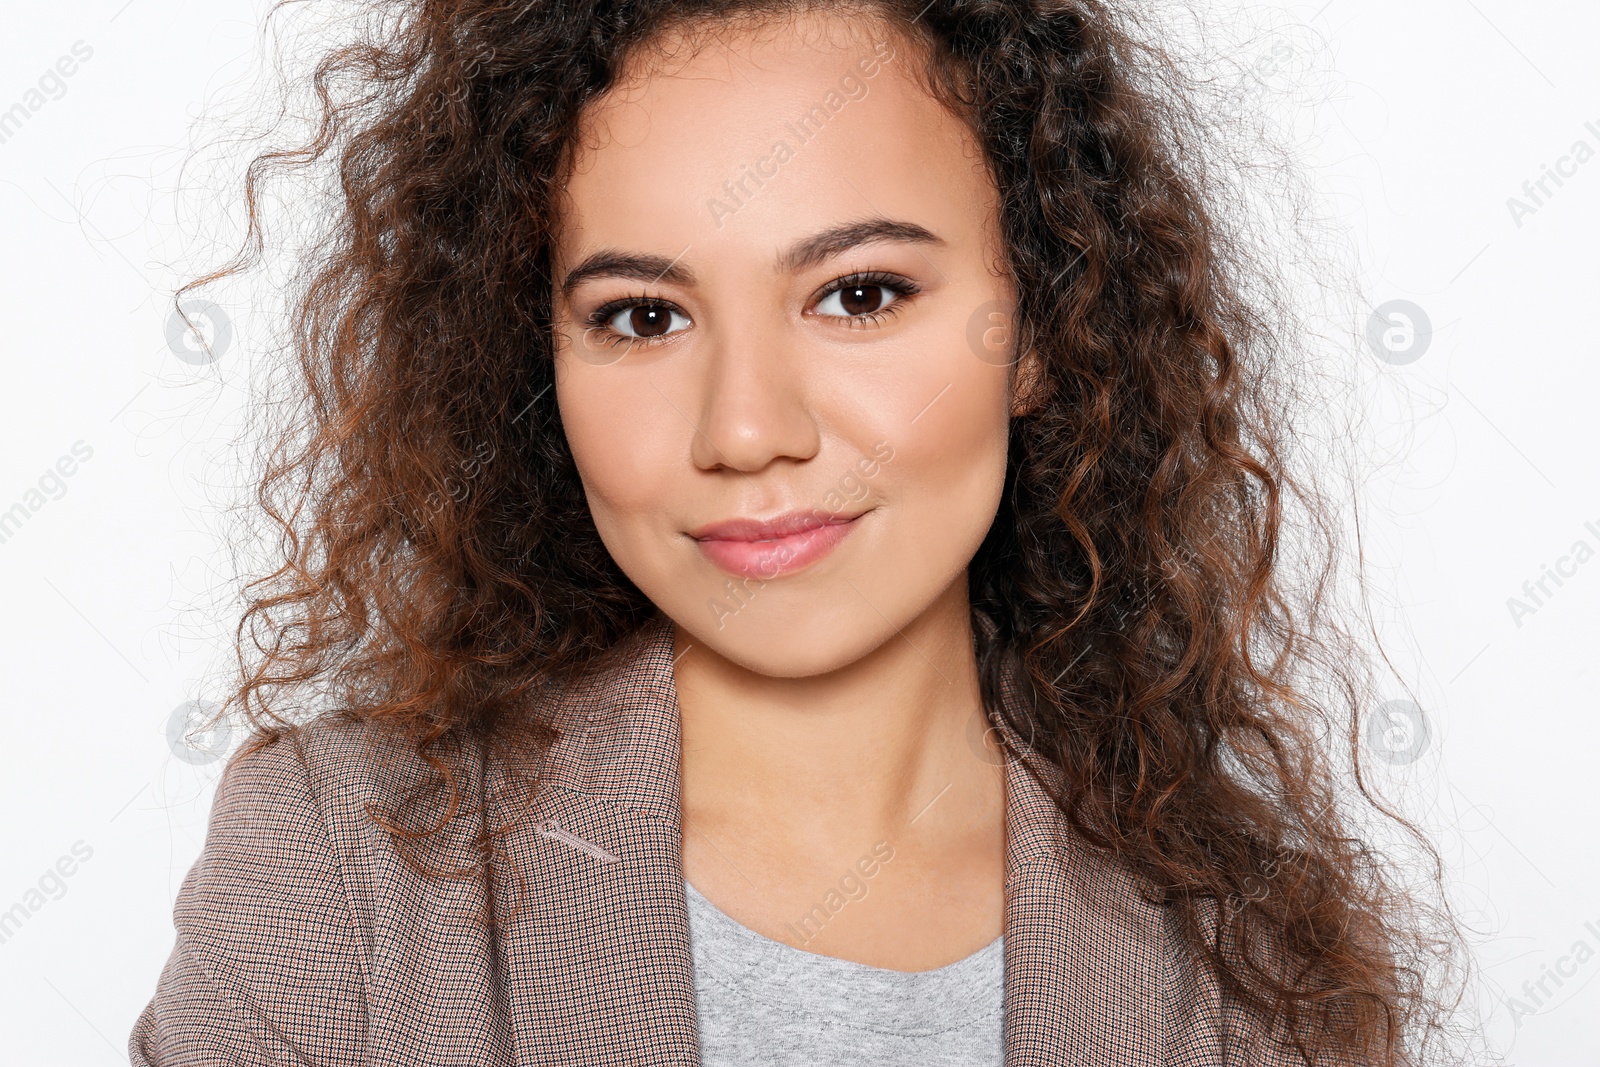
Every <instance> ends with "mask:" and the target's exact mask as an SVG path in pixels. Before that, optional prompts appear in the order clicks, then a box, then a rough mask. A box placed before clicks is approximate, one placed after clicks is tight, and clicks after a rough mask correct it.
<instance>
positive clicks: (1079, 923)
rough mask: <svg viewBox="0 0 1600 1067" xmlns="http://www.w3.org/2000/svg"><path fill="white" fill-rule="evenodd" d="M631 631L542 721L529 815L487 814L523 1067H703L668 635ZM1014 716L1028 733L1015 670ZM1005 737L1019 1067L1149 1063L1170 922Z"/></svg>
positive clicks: (657, 629)
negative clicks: (495, 839)
mask: <svg viewBox="0 0 1600 1067" xmlns="http://www.w3.org/2000/svg"><path fill="white" fill-rule="evenodd" d="M635 636H636V642H635V643H630V648H631V649H632V651H631V652H629V653H626V654H624V655H622V656H620V657H619V658H618V660H617V661H616V662H617V666H615V667H614V668H612V669H610V670H608V671H606V672H604V673H602V674H600V675H598V676H597V677H596V678H595V679H594V680H593V681H592V682H591V683H589V684H587V685H585V686H582V687H578V688H574V689H572V690H568V691H564V692H562V693H561V694H560V696H559V697H557V698H556V699H555V700H554V702H553V703H552V705H551V706H550V707H549V708H548V709H547V714H548V715H549V716H550V718H551V720H552V721H554V722H555V724H556V725H557V728H558V729H560V730H562V737H561V740H560V741H558V742H557V743H556V744H555V745H554V746H552V748H551V749H550V751H549V752H548V753H547V755H546V757H545V760H544V763H543V764H542V766H541V768H540V771H539V784H538V787H537V789H536V790H535V794H534V796H533V797H532V798H531V800H529V801H527V802H525V803H523V804H521V805H520V806H519V805H517V804H515V803H514V802H513V801H512V800H511V799H509V798H510V796H512V795H513V794H514V792H515V791H514V790H506V789H504V788H503V787H504V786H505V782H504V780H503V776H502V775H501V772H496V773H497V776H499V777H501V778H502V780H501V781H499V782H497V783H495V784H496V785H497V786H499V787H501V788H495V789H493V790H492V792H493V793H494V795H496V796H497V797H499V799H498V800H497V801H495V802H493V803H492V804H491V809H490V810H491V813H492V816H493V817H494V818H495V819H496V820H497V821H502V822H503V821H511V822H512V828H511V829H510V830H509V831H508V832H507V834H506V838H505V845H504V853H503V855H502V857H501V858H500V859H498V860H497V861H496V864H495V871H496V876H495V884H496V894H497V900H496V910H497V913H498V914H500V915H502V916H504V918H503V919H502V937H501V943H502V946H503V949H502V951H503V967H504V973H505V976H506V987H505V995H506V998H507V1002H508V1004H509V1011H510V1017H511V1023H512V1028H513V1033H514V1043H515V1048H516V1063H517V1064H518V1065H519V1067H535V1065H542V1064H547V1063H552V1062H559V1063H567V1062H578V1061H582V1062H603V1063H608V1064H622V1065H632V1064H640V1065H642V1064H662V1063H676V1064H684V1065H688V1067H699V1062H700V1058H699V1034H698V1024H697V1018H696V1014H695V991H694V969H693V956H692V953H691V947H690V942H689V917H688V909H687V904H686V901H685V898H684V887H683V878H684V875H683V853H682V837H681V822H680V793H679V765H678V760H679V733H678V701H677V687H676V684H675V681H674V678H673V662H672V637H673V632H672V623H671V620H670V619H667V618H666V617H665V616H661V615H658V616H657V617H656V618H655V619H653V620H652V621H651V622H650V623H648V624H647V625H646V626H645V627H644V628H643V629H642V630H641V631H640V632H639V633H638V634H637V635H635ZM1002 701H1003V703H1005V704H1006V705H1007V706H1008V710H1010V711H1011V712H1012V716H1011V717H1012V718H1014V719H1015V720H1016V721H1018V722H1026V721H1029V720H1028V719H1027V718H1026V716H1025V714H1022V713H1019V712H1018V710H1017V702H1018V695H1017V689H1016V686H1015V685H1014V683H1013V681H1012V679H1011V677H1010V676H1009V675H1008V676H1007V678H1006V681H1005V684H1004V688H1003V693H1002ZM996 729H997V730H998V731H999V733H1000V734H1001V736H1002V738H1003V739H1004V741H1005V744H1006V747H1007V749H1008V750H1009V754H1008V760H1007V764H1006V836H1007V845H1006V887H1005V901H1006V902H1005V937H1006V943H1005V997H1006V1022H1005V1042H1006V1067H1033V1065H1046V1064H1049V1065H1069V1064H1070V1065H1072V1067H1087V1065H1092V1064H1116V1065H1118V1067H1130V1065H1131V1067H1145V1065H1155V1064H1157V1063H1159V1062H1160V1056H1161V1051H1162V1041H1161V1034H1160V1023H1161V1000H1160V995H1161V970H1160V968H1161V961H1162V959H1163V958H1164V952H1163V949H1164V946H1163V943H1162V941H1161V938H1160V933H1159V932H1160V929H1161V927H1160V924H1159V922H1158V921H1157V919H1158V917H1157V916H1156V914H1155V912H1154V910H1153V909H1152V908H1151V907H1150V906H1149V905H1146V904H1145V903H1144V902H1143V901H1142V900H1141V899H1140V898H1139V896H1138V893H1137V892H1136V889H1135V885H1134V882H1133V881H1132V879H1131V878H1129V877H1128V876H1126V875H1125V874H1123V873H1122V872H1121V871H1120V869H1119V868H1117V867H1115V866H1113V865H1111V864H1109V863H1107V862H1106V861H1105V860H1104V859H1102V858H1099V857H1097V856H1095V855H1093V854H1091V853H1090V852H1089V851H1088V850H1087V848H1086V847H1085V846H1083V845H1082V843H1081V842H1080V841H1078V840H1077V839H1076V836H1075V835H1073V834H1072V833H1071V832H1070V830H1069V828H1068V827H1067V825H1066V819H1065V817H1064V816H1063V815H1062V814H1061V812H1060V811H1059V809H1058V808H1057V807H1056V805H1055V803H1054V802H1053V801H1052V800H1051V799H1050V797H1049V795H1048V794H1047V793H1046V792H1045V790H1044V788H1043V786H1042V785H1041V782H1040V779H1039V777H1036V776H1038V775H1043V776H1045V777H1046V778H1047V779H1048V778H1049V776H1050V775H1052V774H1054V775H1056V776H1059V774H1060V771H1059V770H1058V769H1056V768H1054V767H1053V766H1051V765H1050V764H1048V763H1046V762H1044V761H1042V760H1039V759H1038V758H1037V757H1036V755H1035V754H1034V753H1032V750H1031V748H1030V746H1029V745H1028V744H1027V743H1026V741H1025V740H1024V739H1023V738H1021V737H1020V736H1018V735H1017V733H1016V731H1015V730H1013V729H1012V728H1011V727H1010V726H1009V725H1008V724H1007V723H1006V722H1005V721H1004V720H1003V719H1002V720H1001V721H999V722H997V723H996ZM513 809H518V810H513ZM517 872H527V874H526V876H525V877H524V878H523V883H524V888H523V889H522V890H521V891H520V892H519V891H518V890H517V886H516V883H517ZM518 898H521V899H520V900H519V899H518ZM519 904H520V907H519V906H518V905H519Z"/></svg>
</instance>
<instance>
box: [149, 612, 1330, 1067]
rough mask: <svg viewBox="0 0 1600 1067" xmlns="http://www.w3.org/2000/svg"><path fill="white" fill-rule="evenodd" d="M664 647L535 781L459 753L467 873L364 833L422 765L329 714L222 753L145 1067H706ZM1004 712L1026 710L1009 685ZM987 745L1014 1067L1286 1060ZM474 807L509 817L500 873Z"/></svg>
mask: <svg viewBox="0 0 1600 1067" xmlns="http://www.w3.org/2000/svg"><path fill="white" fill-rule="evenodd" d="M672 638H673V628H672V624H671V622H670V620H668V619H666V618H665V617H664V616H660V615H658V616H657V617H656V618H655V619H654V620H652V621H651V622H650V623H649V624H648V625H647V626H646V627H644V628H643V629H642V630H641V631H639V633H637V634H636V635H635V636H634V638H633V639H632V640H631V641H630V642H629V644H628V646H627V648H626V649H623V650H621V651H622V652H623V653H624V654H622V655H619V656H618V658H617V659H616V660H615V661H614V666H611V667H608V668H607V669H606V670H605V671H603V672H600V673H599V674H597V675H596V676H595V677H594V678H593V679H592V680H591V681H590V682H588V683H585V684H583V685H578V686H572V687H569V688H567V689H564V690H561V691H559V692H555V693H552V694H551V695H549V696H548V697H547V698H546V705H545V706H543V707H542V709H541V712H542V714H543V715H544V716H545V717H546V720H547V721H549V722H552V723H553V724H555V725H556V727H557V728H558V729H559V730H561V731H562V734H561V738H560V740H559V741H557V742H556V743H555V744H554V745H552V746H551V747H550V748H549V750H548V751H547V752H546V753H544V756H543V759H542V761H541V762H540V763H539V764H538V766H537V772H538V774H537V786H536V788H534V789H532V790H531V792H530V791H527V790H520V791H519V790H518V789H516V788H511V785H512V784H513V778H516V777H520V776H508V773H507V771H508V768H507V767H506V766H505V763H506V761H504V760H500V761H494V760H488V761H484V760H475V759H471V758H464V759H462V760H460V761H459V765H457V766H455V767H454V768H453V770H454V772H455V773H456V774H457V775H458V777H459V779H460V781H461V783H462V789H463V792H464V794H465V795H467V796H469V797H471V796H474V795H476V796H479V797H482V798H484V803H483V804H482V805H480V806H478V807H476V808H474V807H473V806H472V805H466V806H464V807H463V808H462V810H461V811H460V812H458V813H457V816H456V817H455V818H454V819H452V820H451V821H450V822H448V823H447V824H446V825H445V827H444V829H443V830H442V831H441V832H440V833H438V834H437V835H435V837H434V838H432V839H431V843H430V845H429V848H430V852H429V856H430V862H432V863H433V864H434V866H435V867H436V869H437V870H440V871H446V870H453V871H456V872H466V873H464V874H462V873H458V874H457V875H456V876H452V877H430V876H429V875H427V874H426V873H424V872H418V871H416V870H413V869H412V867H411V866H409V865H408V864H407V863H406V862H405V861H404V860H403V858H402V856H401V854H400V852H399V851H398V850H397V848H396V845H395V843H394V840H393V838H392V837H391V835H390V834H389V833H388V832H387V831H385V830H384V829H383V828H382V827H380V826H378V825H376V824H375V823H374V821H373V820H372V818H371V817H370V816H369V813H368V806H369V805H373V806H374V807H375V808H377V809H380V810H390V806H391V805H392V804H393V802H394V801H395V798H397V797H399V796H401V795H403V794H405V793H406V792H407V791H408V790H409V789H410V788H411V787H413V786H414V785H415V784H416V783H417V782H418V781H419V780H420V779H421V776H422V775H423V772H424V769H425V768H422V767H419V766H418V762H419V761H417V760H416V759H415V757H414V755H413V754H412V753H411V752H410V751H409V749H408V748H404V747H402V746H400V745H399V744H397V743H396V742H394V741H392V740H389V739H387V738H385V737H383V736H380V735H379V734H378V732H377V731H376V730H374V729H373V728H372V727H369V726H366V725H362V724H356V723H348V722H341V721H339V720H337V719H333V718H326V719H321V720H318V721H316V722H313V723H310V724H307V725H305V726H303V727H300V728H299V729H297V730H296V731H294V732H293V733H291V734H290V735H288V736H287V737H285V738H283V739H281V740H279V741H277V742H275V743H273V744H271V745H268V746H266V747H264V748H261V749H258V750H256V751H254V752H251V753H249V754H247V755H236V756H235V757H234V758H232V759H231V760H230V762H229V764H228V766H227V768H226V771H225V773H224V775H223V779H222V781H221V783H219V787H218V789H217V793H216V796H215V799H214V801H213V804H212V810H211V817H210V824H209V827H208V830H207V834H206V840H205V844H204V846H203V848H202V851H201V854H200V857H199V858H198V859H197V860H196V861H195V863H194V865H193V867H192V868H191V869H190V871H189V872H188V875H187V877H186V878H185V879H184V881H183V884H182V886H181V888H180V889H179V892H178V896H177V901H176V903H175V905H174V908H173V921H174V926H175V928H176V938H175V942H174V945H173V949H172V953H171V956H170V957H169V958H168V960H167V962H166V965H165V968H164V969H163V970H162V972H161V975H160V978H159V980H158V982H157V985H156V989H155V993H154V996H153V997H152V999H151V1000H150V1002H149V1004H148V1006H147V1007H146V1008H145V1010H144V1012H143V1014H141V1015H140V1017H139V1019H138V1021H137V1023H136V1024H135V1026H134V1029H133V1032H132V1034H131V1036H130V1038H129V1044H128V1052H129V1059H130V1061H131V1063H132V1064H133V1067H157V1065H159V1067H190V1065H196V1067H198V1065H202V1064H204V1065H208V1067H210V1065H217V1064H229V1065H237V1067H265V1065H268V1064H282V1065H291V1064H293V1065H306V1067H312V1065H315V1067H335V1065H347V1064H349V1065H354V1064H385V1065H394V1067H423V1065H427V1067H458V1065H472V1067H513V1065H515V1067H534V1065H548V1064H604V1065H608V1067H643V1065H646V1064H651V1065H655V1064H681V1065H684V1067H699V1063H700V1058H699V1045H698V1033H697V1020H696V1004H695V985H694V972H693V960H692V953H691V944H690V938H689V917H688V911H687V905H686V900H685V892H684V872H683V861H682V839H681V826H680V808H679V773H678V758H679V734H678V704H677V690H676V686H675V683H674V680H673V660H672ZM1002 699H1003V702H1005V703H1007V704H1010V703H1012V702H1014V701H1016V700H1017V694H1016V689H1015V686H1014V685H1013V684H1012V683H1011V681H1010V680H1009V679H1008V680H1007V683H1006V686H1005V692H1004V693H1003V696H1002ZM1017 721H1025V720H1024V719H1022V718H1018V720H1017ZM995 729H996V730H997V731H998V732H999V733H1000V735H1001V736H1002V737H1003V738H1004V740H1005V742H1006V745H1007V748H1008V750H1009V751H1010V752H1011V753H1012V755H1011V756H1010V757H1009V758H1008V759H1007V762H1006V767H1005V786H1006V836H1007V842H1006V876H1005V877H1006V880H1005V928H1004V987H1005V1034H1004V1037H1005V1063H1006V1065H1007V1067H1034V1065H1039V1067H1043V1065H1047V1064H1048V1065H1060V1067H1069V1065H1070V1067H1097V1065H1106V1067H1111V1065H1116V1067H1157V1065H1167V1067H1221V1065H1224V1064H1240V1065H1242V1064H1250V1065H1266V1067H1276V1065H1285V1067H1287V1065H1289V1064H1292V1063H1298V1062H1299V1060H1298V1058H1296V1057H1294V1056H1293V1055H1292V1054H1291V1053H1290V1052H1289V1051H1288V1050H1287V1048H1286V1046H1285V1044H1284V1043H1283V1041H1282V1038H1281V1035H1277V1034H1274V1035H1267V1034H1265V1033H1264V1032H1263V1030H1262V1028H1261V1027H1260V1025H1259V1024H1258V1022H1257V1020H1255V1019H1254V1018H1252V1017H1251V1016H1250V1015H1248V1014H1247V1013H1245V1012H1244V1011H1243V1010H1242V1009H1241V1007H1240V1006H1239V1005H1238V1004H1237V1003H1234V1002H1233V1001H1231V1000H1230V999H1229V998H1227V997H1226V996H1225V995H1224V992H1223V991H1222V990H1221V988H1220V986H1219V984H1218V982H1217V981H1216V979H1215V977H1214V976H1213V975H1212V973H1211V972H1210V970H1209V968H1208V967H1206V966H1204V965H1203V964H1201V963H1200V962H1198V961H1197V960H1196V959H1195V958H1194V957H1193V955H1192V954H1191V953H1190V952H1188V951H1186V950H1185V949H1184V948H1183V947H1181V946H1180V944H1179V941H1178V938H1177V936H1176V927H1175V925H1174V924H1173V921H1172V919H1171V917H1170V916H1169V915H1168V914H1167V913H1166V912H1165V911H1164V910H1163V909H1160V908H1157V907H1153V906H1151V905H1149V904H1148V903H1146V902H1145V901H1144V900H1143V898H1142V897H1141V896H1140V894H1139V892H1138V883H1137V881H1136V879H1135V878H1134V877H1133V876H1132V875H1131V874H1130V873H1129V872H1127V871H1125V870H1124V869H1123V868H1122V867H1120V866H1119V865H1118V864H1116V863H1114V862H1112V861H1110V860H1108V859H1107V858H1106V857H1104V856H1103V855H1101V854H1098V853H1096V852H1095V851H1093V850H1091V849H1089V848H1088V847H1087V846H1086V845H1085V844H1084V843H1082V842H1081V841H1080V840H1078V839H1077V837H1076V835H1074V834H1073V833H1072V832H1071V831H1070V829H1069V828H1068V826H1067V825H1066V820H1065V818H1064V817H1063V816H1062V814H1061V812H1060V810H1059V808H1058V807H1057V806H1056V805H1055V803H1054V802H1053V801H1052V800H1051V799H1050V797H1049V796H1048V795H1047V794H1046V792H1045V790H1044V788H1043V787H1042V785H1041V782H1040V778H1039V777H1037V776H1040V775H1043V776H1049V775H1051V774H1052V773H1054V774H1059V771H1058V770H1055V769H1054V768H1052V767H1050V766H1048V765H1044V766H1041V764H1040V762H1039V761H1038V760H1036V759H1029V760H1027V761H1024V760H1023V759H1021V758H1017V755H1016V754H1017V753H1024V752H1026V751H1027V750H1028V745H1027V743H1026V741H1025V740H1024V739H1023V738H1021V737H1019V736H1017V734H1016V733H1015V731H1013V730H1012V729H1011V727H1010V726H1009V725H1007V724H1006V723H1005V722H1003V721H1000V722H996V724H995ZM519 770H522V769H520V768H519ZM518 798H520V799H518ZM484 818H488V819H489V820H490V824H491V825H493V826H494V827H496V828H501V827H504V828H505V832H504V835H503V837H501V838H499V841H500V844H499V846H498V847H497V848H496V849H495V850H493V851H492V852H491V853H490V854H489V860H488V861H487V863H484V862H483V859H482V857H483V855H484V853H483V852H482V850H481V848H480V846H479V844H478V841H479V832H480V830H481V829H482V820H483V819H484ZM519 885H520V886H521V887H523V888H522V890H521V892H520V894H519V892H518V890H517V887H518V886H519ZM508 900H510V901H517V902H519V903H520V904H521V906H520V907H515V908H512V907H508V904H507V901H508ZM487 918H492V919H493V921H492V922H490V921H486V919H487Z"/></svg>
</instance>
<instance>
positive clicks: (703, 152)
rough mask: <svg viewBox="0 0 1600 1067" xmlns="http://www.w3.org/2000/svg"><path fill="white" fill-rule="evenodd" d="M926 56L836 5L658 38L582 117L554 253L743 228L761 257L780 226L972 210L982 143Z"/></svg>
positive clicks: (662, 246)
mask: <svg viewBox="0 0 1600 1067" xmlns="http://www.w3.org/2000/svg"><path fill="white" fill-rule="evenodd" d="M921 62H922V58H921V53H920V52H919V51H917V46H916V45H915V44H914V43H913V42H912V41H911V40H909V39H908V38H907V37H905V36H904V35H902V34H899V33H896V32H895V29H894V27H893V25H892V24H891V23H886V22H884V21H883V20H881V19H867V18H865V17H862V16H844V15H842V14H840V13H838V12H812V13H807V14H804V15H798V16H793V17H790V18H787V19H784V20H782V21H779V22H772V21H767V22H764V23H762V24H761V25H759V26H749V27H746V26H739V25H734V24H728V25H724V26H719V27H717V28H716V29H715V30H714V31H713V32H711V33H710V34H704V33H702V34H697V35H696V36H695V37H693V38H691V39H689V40H688V41H686V42H685V41H684V40H683V39H681V38H667V39H665V40H664V41H663V42H662V44H661V45H660V47H658V48H655V49H652V50H651V51H650V52H649V53H645V54H642V55H641V56H639V57H638V58H637V59H636V61H635V62H633V63H631V64H630V69H629V71H628V72H627V75H626V77H625V78H624V79H622V80H620V81H619V82H618V84H617V85H616V86H615V87H613V88H612V89H611V90H610V91H609V92H607V93H606V94H605V95H604V96H602V97H600V98H599V99H597V100H596V101H595V102H594V103H593V104H592V105H591V106H590V107H589V108H588V109H587V110H586V111H585V113H584V115H583V117H582V123H581V127H580V133H579V137H578V139H577V141H576V143H575V145H574V147H573V153H572V158H571V166H570V168H569V171H568V175H567V183H566V187H565V192H564V194H563V196H562V199H561V201H560V203H559V205H558V207H557V212H556V213H557V216H558V218H559V221H560V226H559V230H558V232H559V235H560V236H559V240H558V246H559V247H560V250H561V252H562V253H563V255H562V256H561V258H562V259H564V260H568V259H570V258H571V257H572V256H575V255H582V254H584V253H585V252H587V251H592V250H594V249H595V248H598V247H602V246H608V247H609V246H618V247H623V248H643V247H647V246H648V247H652V248H653V249H655V250H659V251H665V252H666V253H667V254H668V255H674V254H677V252H679V251H681V250H682V249H683V248H685V247H686V246H692V245H695V244H699V245H701V246H702V248H703V247H705V246H707V245H709V244H711V243H713V242H721V243H731V244H737V243H739V242H741V241H749V242H759V243H760V244H761V247H762V249H763V250H764V252H765V253H768V254H770V251H771V249H772V245H773V240H774V237H775V235H778V234H793V235H800V234H802V233H810V232H813V231H815V230H817V229H819V228H821V227H822V226H826V225H830V224H834V223H837V222H838V221H840V220H841V219H843V218H856V217H865V216H869V215H888V216H893V217H911V213H921V214H923V215H924V216H929V215H930V214H931V215H940V214H944V215H948V214H951V213H957V214H965V215H968V216H970V215H973V214H974V211H973V207H974V205H982V204H984V203H985V202H986V201H987V200H988V199H989V197H990V192H989V189H990V179H989V176H988V174H987V172H986V170H985V168H984V166H983V162H982V154H981V152H980V151H979V149H978V147H977V144H976V141H975V140H974V138H973V136H972V133H971V131H970V130H969V129H968V128H967V126H966V124H965V123H964V122H962V121H961V120H960V119H959V118H958V117H957V116H955V115H953V114H951V113H950V112H949V111H948V110H947V109H946V108H945V107H944V106H943V105H942V104H941V103H940V102H939V101H938V100H936V99H935V98H934V97H933V96H931V95H930V94H929V93H928V91H927V89H926V88H925V87H924V85H923V84H922V81H921V78H920V77H919V76H918V74H919V70H918V68H917V67H916V66H915V64H920V63H921ZM917 221H919V222H922V221H924V220H923V219H918V220H917ZM924 224H925V225H926V224H927V223H926V222H924ZM941 224H942V225H944V226H945V227H946V228H947V229H948V228H949V226H950V225H951V223H950V221H949V220H942V222H941ZM930 228H931V227H930ZM779 239H780V240H781V238H779Z"/></svg>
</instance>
